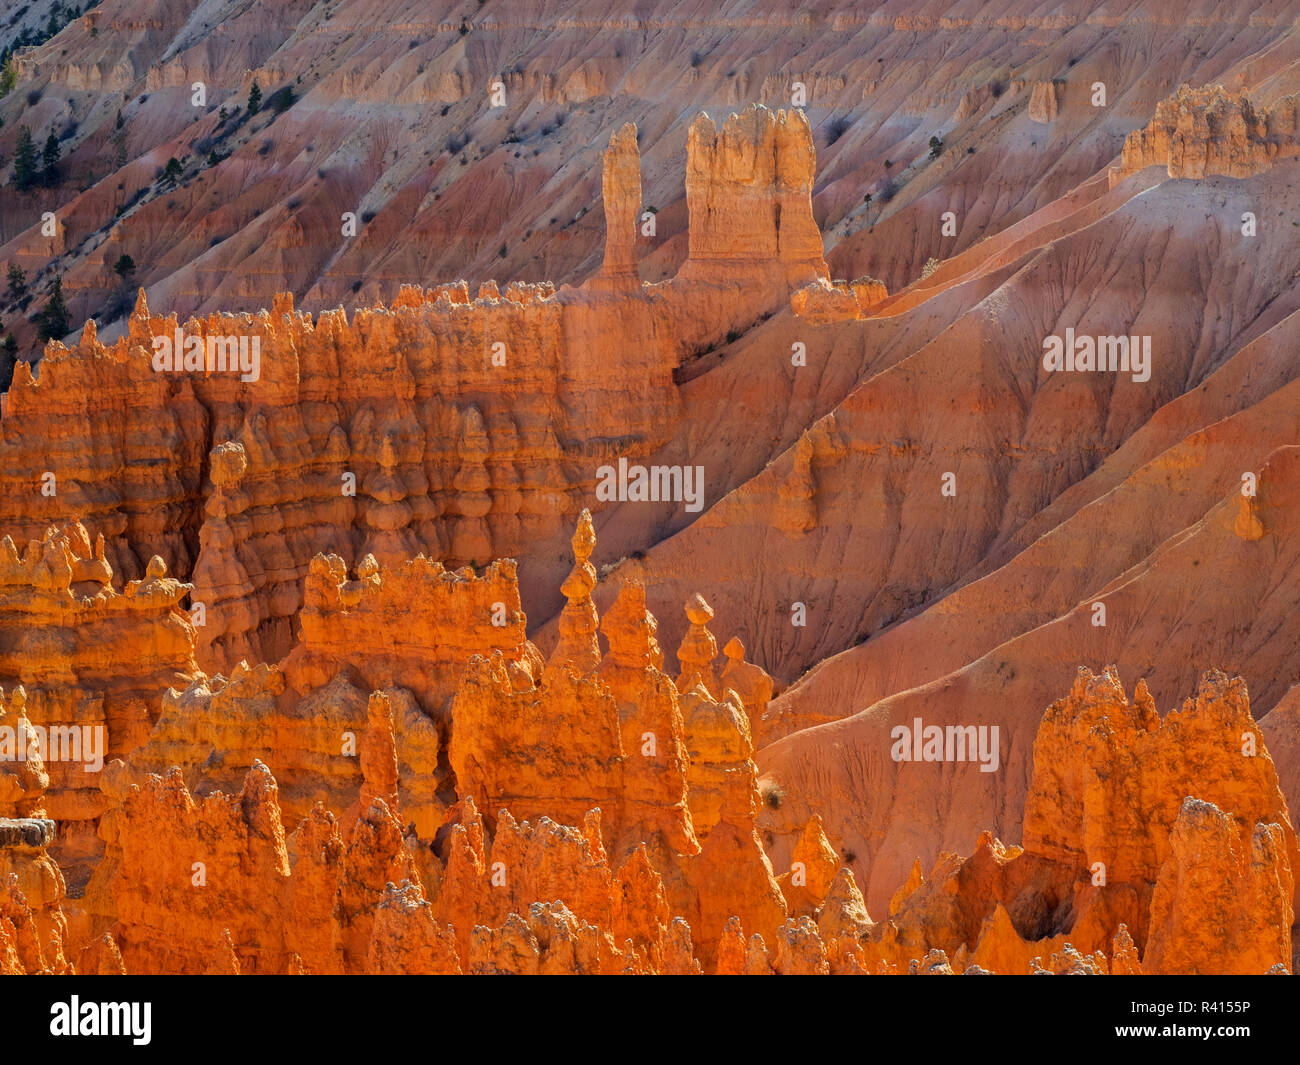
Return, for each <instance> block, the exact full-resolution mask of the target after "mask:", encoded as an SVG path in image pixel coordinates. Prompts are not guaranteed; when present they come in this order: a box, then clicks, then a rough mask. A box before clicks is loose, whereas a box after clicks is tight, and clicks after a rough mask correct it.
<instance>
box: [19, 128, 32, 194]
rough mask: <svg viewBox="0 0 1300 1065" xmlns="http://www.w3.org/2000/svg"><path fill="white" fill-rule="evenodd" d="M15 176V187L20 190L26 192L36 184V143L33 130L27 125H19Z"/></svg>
mask: <svg viewBox="0 0 1300 1065" xmlns="http://www.w3.org/2000/svg"><path fill="white" fill-rule="evenodd" d="M13 176H14V187H15V188H16V189H17V190H18V191H19V192H26V191H27V190H28V189H30V188H31V187H32V186H33V185H34V184H36V145H35V144H34V143H33V141H32V131H31V130H30V129H28V128H27V127H26V126H19V127H18V143H17V145H16V146H15V147H14V175H13Z"/></svg>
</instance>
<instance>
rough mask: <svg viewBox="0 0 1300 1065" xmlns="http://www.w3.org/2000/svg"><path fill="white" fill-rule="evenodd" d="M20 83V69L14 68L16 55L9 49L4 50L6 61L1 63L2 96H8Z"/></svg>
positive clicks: (0, 94)
mask: <svg viewBox="0 0 1300 1065" xmlns="http://www.w3.org/2000/svg"><path fill="white" fill-rule="evenodd" d="M17 84H18V71H16V70H14V57H13V56H12V55H11V54H10V52H9V49H8V48H6V49H5V50H4V62H3V63H2V64H0V96H8V95H9V94H10V93H11V92H13V90H14V86H15V85H17Z"/></svg>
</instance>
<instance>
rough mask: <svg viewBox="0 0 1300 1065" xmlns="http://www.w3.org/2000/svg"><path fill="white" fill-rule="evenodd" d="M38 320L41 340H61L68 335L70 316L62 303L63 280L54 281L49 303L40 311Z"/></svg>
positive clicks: (70, 324) (56, 279) (58, 278)
mask: <svg viewBox="0 0 1300 1065" xmlns="http://www.w3.org/2000/svg"><path fill="white" fill-rule="evenodd" d="M40 318H41V322H40V337H41V339H42V340H62V339H63V338H64V337H65V336H67V335H68V330H69V329H71V328H72V316H71V315H70V314H69V313H68V305H67V304H66V303H64V302H63V278H61V277H56V278H55V279H54V287H53V288H52V289H50V299H49V302H48V303H46V304H45V309H44V310H43V311H41V315H40Z"/></svg>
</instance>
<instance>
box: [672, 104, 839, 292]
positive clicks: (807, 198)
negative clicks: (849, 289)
mask: <svg viewBox="0 0 1300 1065" xmlns="http://www.w3.org/2000/svg"><path fill="white" fill-rule="evenodd" d="M815 169H816V154H815V152H814V150H813V141H812V131H811V129H810V128H809V126H808V119H807V118H806V117H804V114H803V112H801V111H789V112H786V111H781V112H779V113H777V114H773V113H772V112H771V111H770V110H768V109H767V108H766V107H763V106H761V105H758V104H753V105H751V106H750V107H748V108H746V110H745V111H743V112H742V113H741V114H739V115H730V116H729V117H728V118H727V120H726V121H725V122H724V123H723V124H722V128H721V129H720V130H719V129H718V127H717V126H716V125H715V124H714V122H713V120H712V119H711V118H710V117H709V116H708V115H707V114H703V113H701V114H700V115H699V116H697V117H696V119H695V121H694V122H692V123H691V128H690V132H689V134H688V136H687V159H686V206H687V209H688V211H689V212H690V250H689V255H688V259H687V263H686V265H685V266H684V267H683V272H682V273H681V274H679V275H678V276H679V277H685V278H689V279H698V280H719V279H724V280H725V279H728V278H731V277H745V278H748V277H751V276H754V275H755V273H756V272H757V273H758V274H759V275H760V276H761V275H762V274H764V273H770V274H772V275H774V277H780V278H781V279H783V280H785V281H786V282H787V283H788V284H789V285H792V286H796V287H797V286H800V285H804V284H807V283H808V282H810V281H813V280H815V279H816V278H818V277H822V278H829V276H830V273H829V271H828V269H827V267H826V261H825V259H824V258H823V256H822V238H821V232H820V231H819V230H818V228H817V223H816V222H815V221H814V220H813V213H812V186H813V174H814V171H815ZM764 266H765V267H767V268H768V269H767V270H766V271H764V270H763V269H761V268H762V267H764ZM756 267H759V268H760V269H758V270H757V271H756V269H755V268H756Z"/></svg>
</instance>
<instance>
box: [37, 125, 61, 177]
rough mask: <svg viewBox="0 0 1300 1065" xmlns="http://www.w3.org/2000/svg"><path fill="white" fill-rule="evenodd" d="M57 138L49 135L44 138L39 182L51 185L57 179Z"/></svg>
mask: <svg viewBox="0 0 1300 1065" xmlns="http://www.w3.org/2000/svg"><path fill="white" fill-rule="evenodd" d="M59 155H60V150H59V138H58V137H56V136H55V135H54V134H53V133H51V134H50V135H49V136H48V137H46V138H45V151H43V152H42V153H41V163H42V164H43V166H42V169H41V180H42V181H44V182H45V184H47V185H53V184H54V183H55V182H56V181H58V179H59Z"/></svg>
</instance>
